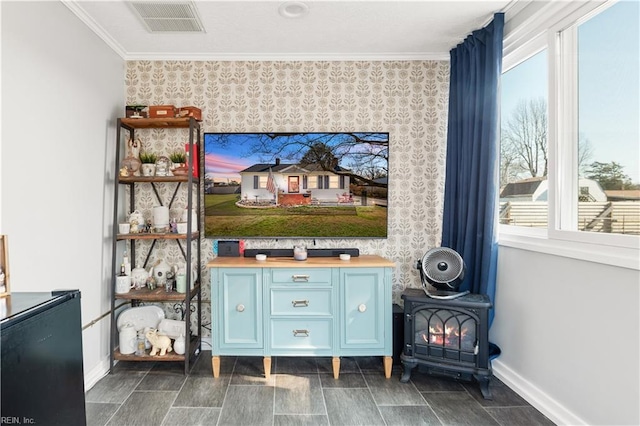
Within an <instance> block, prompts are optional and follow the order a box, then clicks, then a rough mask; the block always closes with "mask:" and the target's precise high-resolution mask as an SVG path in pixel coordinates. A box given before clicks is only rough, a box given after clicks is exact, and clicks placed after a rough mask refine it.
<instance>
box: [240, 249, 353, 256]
mask: <svg viewBox="0 0 640 426" xmlns="http://www.w3.org/2000/svg"><path fill="white" fill-rule="evenodd" d="M256 254H266V255H267V256H270V257H293V249H245V250H244V257H255V255H256ZM341 254H350V255H351V256H353V257H358V256H360V249H357V248H334V249H307V257H339V256H340V255H341Z"/></svg>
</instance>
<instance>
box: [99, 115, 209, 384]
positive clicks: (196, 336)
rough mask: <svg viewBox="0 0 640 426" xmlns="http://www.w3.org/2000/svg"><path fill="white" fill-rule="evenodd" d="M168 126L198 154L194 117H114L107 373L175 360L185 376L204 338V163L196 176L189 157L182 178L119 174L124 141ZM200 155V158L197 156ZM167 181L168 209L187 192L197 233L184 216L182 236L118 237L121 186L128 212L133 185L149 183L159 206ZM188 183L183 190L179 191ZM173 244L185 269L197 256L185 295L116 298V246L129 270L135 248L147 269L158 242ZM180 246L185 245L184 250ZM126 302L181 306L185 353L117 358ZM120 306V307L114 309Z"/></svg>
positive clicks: (145, 292) (159, 291) (140, 293)
mask: <svg viewBox="0 0 640 426" xmlns="http://www.w3.org/2000/svg"><path fill="white" fill-rule="evenodd" d="M170 128H181V129H188V131H189V153H193V152H196V153H197V152H198V151H197V150H196V151H194V150H193V147H194V144H196V146H197V147H200V146H201V140H200V139H201V134H200V123H199V122H198V121H196V120H195V119H194V118H193V117H187V118H119V119H118V127H117V136H116V148H115V149H116V157H115V164H116V170H115V172H116V174H115V176H116V178H115V179H116V183H117V185H116V187H115V191H114V207H113V235H114V237H113V247H112V253H111V256H112V262H111V270H112V271H113V276H112V279H111V343H110V345H111V346H110V349H111V350H110V353H111V356H110V365H109V368H110V370H112V369H113V365H114V361H115V360H119V361H174V362H183V363H184V372H185V374H187V373H188V372H189V370H190V368H191V366H193V363H194V362H195V360H196V358H197V357H198V355H199V354H200V351H201V345H202V339H201V331H200V328H201V324H202V309H201V308H202V286H201V282H200V277H202V266H201V264H202V262H201V238H200V235H201V233H200V231H199V230H201V229H202V220H201V218H200V213H199V212H200V211H201V207H202V197H201V194H200V185H199V184H200V177H202V176H204V167H203V163H202V161H198V165H199V166H198V167H199V173H198V174H197V176H195V175H194V173H193V170H194V168H193V165H194V158H193V157H194V156H193V155H189V163H188V170H189V172H188V174H187V175H185V176H152V177H146V176H128V177H123V176H120V173H119V167H120V161H121V156H120V151H121V146H122V145H123V138H135V132H136V130H138V129H170ZM198 155H199V154H198ZM168 183H176V188H175V190H174V192H173V195H172V197H171V200H170V201H169V203H168V207H169V208H171V204H172V203H173V201H174V200H175V198H176V195H177V194H178V193H179V191H180V189H181V188H182V189H183V190H186V191H187V206H186V207H187V209H188V210H189V211H190V210H191V209H192V208H193V207H194V203H195V204H196V205H195V208H196V209H197V210H196V211H197V212H198V214H197V215H196V221H197V224H196V227H195V228H196V229H197V230H198V231H195V232H193V231H192V229H193V228H192V220H193V218H192V215H191V214H188V215H187V233H186V234H175V233H166V234H161V233H138V234H119V233H118V215H119V214H120V211H121V208H120V207H121V206H119V194H120V188H121V186H122V185H125V186H128V187H129V200H128V202H129V205H128V209H129V210H130V211H133V210H135V204H136V203H135V202H136V199H135V198H136V195H135V192H136V191H135V186H136V185H150V186H151V188H152V189H153V192H154V194H155V196H156V198H157V200H158V202H159V203H160V205H163V200H162V199H161V197H160V195H159V192H158V189H157V188H158V185H165V184H168ZM183 185H186V188H184V187H183ZM169 240H174V241H175V242H176V244H178V246H179V248H180V251H181V253H182V255H183V257H184V259H185V261H186V263H187V265H191V263H192V261H193V259H194V256H195V258H196V262H197V263H196V264H197V270H198V274H197V277H196V276H192V275H193V274H192V268H191V267H187V268H186V271H185V272H186V279H187V289H190V290H188V291H187V292H186V293H176V292H171V293H167V292H166V291H165V290H164V289H163V288H156V289H154V290H149V289H147V288H143V289H140V290H131V291H130V292H128V293H125V294H116V293H115V284H116V274H117V271H118V270H119V268H118V259H117V258H116V255H117V253H116V252H117V246H118V244H119V243H122V242H124V243H125V244H127V245H128V249H129V253H131V260H132V263H133V264H132V267H135V266H136V265H135V262H136V247H137V246H139V247H138V248H141V247H142V246H144V247H147V246H148V252H147V256H146V259H145V261H144V262H143V264H142V267H144V268H146V266H147V263H148V262H149V258H150V256H151V254H152V253H153V251H154V248H155V246H156V243H157V242H158V241H169ZM192 243H195V246H196V247H195V253H194V248H193V247H192V246H193V244H192ZM183 244H184V246H183ZM192 280H193V288H192V285H191V283H192ZM118 300H119V301H125V302H130V303H131V305H132V306H137V305H140V304H143V303H164V302H169V303H171V302H173V303H175V304H179V305H180V306H182V305H184V309H182V319H183V320H184V321H185V333H184V336H185V343H186V347H185V353H184V355H177V354H176V353H175V352H171V353H168V354H166V355H164V356H162V357H160V356H155V357H151V356H149V354H148V353H146V354H145V355H144V356H135V355H125V354H121V353H120V351H119V347H118V330H117V326H116V309H117V306H116V301H118ZM118 306H120V305H118ZM192 307H195V311H196V312H197V330H195V333H192V331H191V313H192V312H191V309H192Z"/></svg>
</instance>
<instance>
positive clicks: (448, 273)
mask: <svg viewBox="0 0 640 426" xmlns="http://www.w3.org/2000/svg"><path fill="white" fill-rule="evenodd" d="M464 269H465V265H464V261H463V260H462V257H461V256H460V255H459V254H458V253H457V252H456V251H455V250H452V249H449V248H446V247H439V248H435V249H431V250H429V251H428V252H427V253H426V254H425V255H424V257H423V258H422V262H421V273H422V275H423V278H424V279H425V280H426V281H427V282H428V283H429V284H432V285H433V286H434V287H436V288H445V289H456V288H457V286H458V285H459V284H460V281H462V278H463V277H464Z"/></svg>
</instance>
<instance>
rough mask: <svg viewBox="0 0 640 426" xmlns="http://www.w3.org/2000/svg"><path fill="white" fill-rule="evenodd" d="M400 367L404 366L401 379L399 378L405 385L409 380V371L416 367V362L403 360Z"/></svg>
mask: <svg viewBox="0 0 640 426" xmlns="http://www.w3.org/2000/svg"><path fill="white" fill-rule="evenodd" d="M402 365H404V372H403V373H402V377H400V381H401V382H402V383H407V382H408V381H409V379H410V378H411V370H413V369H414V368H416V367H417V366H418V362H417V361H413V360H410V361H408V360H404V359H403V360H402Z"/></svg>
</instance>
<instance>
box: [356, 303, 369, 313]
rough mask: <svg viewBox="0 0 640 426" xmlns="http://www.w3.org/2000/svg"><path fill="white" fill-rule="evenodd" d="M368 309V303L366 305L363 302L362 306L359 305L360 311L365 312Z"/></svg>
mask: <svg viewBox="0 0 640 426" xmlns="http://www.w3.org/2000/svg"><path fill="white" fill-rule="evenodd" d="M366 310H367V305H365V304H364V303H361V304H360V306H358V311H360V312H364V311H366Z"/></svg>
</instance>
